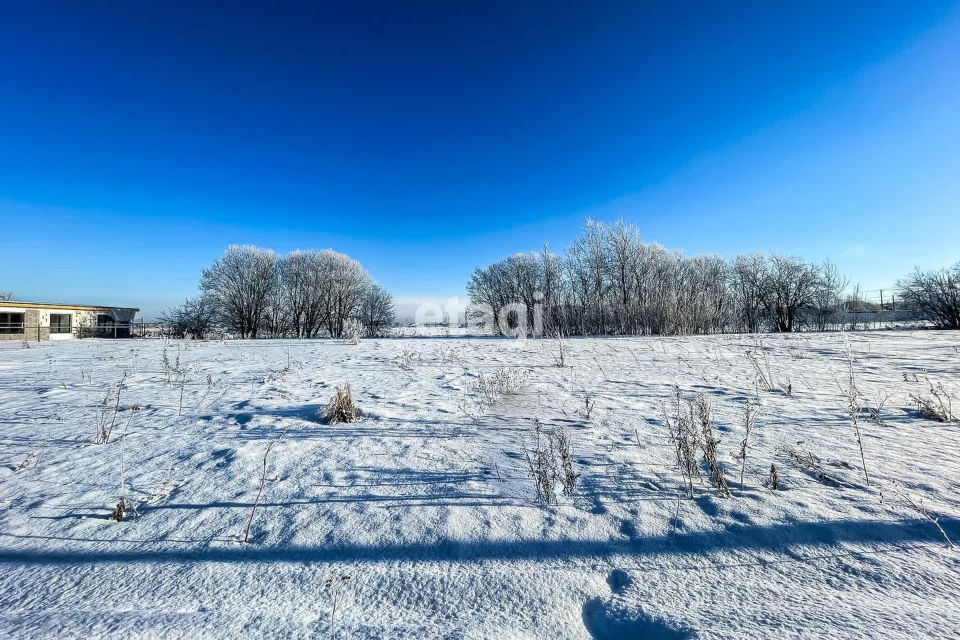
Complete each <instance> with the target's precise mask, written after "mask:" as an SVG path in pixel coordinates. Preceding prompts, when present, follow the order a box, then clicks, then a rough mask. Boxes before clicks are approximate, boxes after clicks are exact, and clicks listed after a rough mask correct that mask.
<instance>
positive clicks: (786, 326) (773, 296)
mask: <svg viewBox="0 0 960 640" xmlns="http://www.w3.org/2000/svg"><path fill="white" fill-rule="evenodd" d="M768 264H769V271H768V273H767V277H766V280H765V286H764V298H763V304H764V307H766V309H767V312H768V313H769V314H770V316H771V319H772V320H773V323H774V326H775V327H776V329H777V331H781V332H787V333H789V332H791V331H793V330H794V327H795V324H796V321H797V318H798V316H799V314H800V312H801V311H803V310H804V309H807V308H809V307H810V306H812V304H813V295H814V292H815V290H816V285H817V281H818V275H817V268H816V267H815V266H813V265H810V264H807V263H806V262H804V261H803V260H801V259H800V258H793V257H787V256H780V255H772V256H770V258H769V259H768Z"/></svg>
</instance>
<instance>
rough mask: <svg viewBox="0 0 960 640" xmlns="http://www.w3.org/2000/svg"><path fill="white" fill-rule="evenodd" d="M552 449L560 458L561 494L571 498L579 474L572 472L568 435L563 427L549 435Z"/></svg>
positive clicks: (571, 456) (571, 455)
mask: <svg viewBox="0 0 960 640" xmlns="http://www.w3.org/2000/svg"><path fill="white" fill-rule="evenodd" d="M550 435H551V438H552V440H553V445H554V449H555V450H556V452H557V455H559V456H560V483H561V484H562V485H563V494H564V495H565V496H572V495H573V491H574V489H576V487H577V479H578V478H579V477H580V474H579V473H575V472H574V470H573V454H572V453H571V452H570V435H569V434H568V433H567V431H566V429H564V428H563V427H558V428H556V429H554V430H553V432H552V433H551V434H550Z"/></svg>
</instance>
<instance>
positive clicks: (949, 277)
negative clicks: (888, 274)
mask: <svg viewBox="0 0 960 640" xmlns="http://www.w3.org/2000/svg"><path fill="white" fill-rule="evenodd" d="M897 287H898V288H899V289H900V299H901V300H902V301H903V302H904V303H906V304H907V305H908V306H910V307H913V308H914V309H916V310H917V311H920V312H921V313H923V314H924V315H925V316H927V317H928V318H929V319H931V320H933V321H934V322H936V323H937V325H939V326H940V327H943V328H945V329H960V262H958V263H956V264H955V265H953V266H952V267H948V268H945V269H939V270H937V271H921V270H920V269H916V270H914V272H913V273H911V274H910V275H909V276H907V277H906V278H903V279H902V280H900V281H899V282H897Z"/></svg>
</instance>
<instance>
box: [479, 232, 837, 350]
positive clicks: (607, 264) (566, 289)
mask: <svg viewBox="0 0 960 640" xmlns="http://www.w3.org/2000/svg"><path fill="white" fill-rule="evenodd" d="M844 285H845V281H844V280H843V279H842V278H841V277H840V275H839V273H838V272H837V270H836V268H835V267H833V266H832V265H829V264H828V265H825V266H824V267H822V268H820V267H817V266H815V265H812V264H808V263H805V262H803V261H802V260H799V259H797V258H787V257H783V256H776V255H774V256H770V257H765V256H763V255H760V254H750V255H743V256H738V257H737V258H736V259H735V260H734V261H733V262H730V263H728V262H727V261H725V260H724V259H723V258H721V257H720V256H716V255H695V256H685V255H683V254H682V253H680V252H677V251H669V250H667V249H665V248H664V247H662V246H660V245H659V244H655V243H654V244H646V243H644V242H643V241H642V240H641V239H640V234H639V232H638V231H637V229H636V227H635V226H633V225H630V224H627V223H625V222H623V221H617V222H615V223H613V224H612V225H607V224H603V223H600V222H595V221H593V220H587V224H586V225H585V227H584V228H583V229H582V230H581V232H580V235H579V236H578V237H577V238H576V240H575V241H574V242H573V244H572V245H571V247H570V249H569V250H568V251H567V252H566V253H565V255H563V256H557V255H555V254H552V253H550V252H549V251H548V250H546V249H544V251H543V252H542V254H533V253H530V254H516V255H513V256H510V257H509V258H506V259H504V260H500V261H498V262H495V263H493V264H491V265H488V266H486V267H480V268H478V269H476V270H475V271H474V272H473V275H471V277H470V280H469V281H468V282H467V292H468V294H469V295H470V302H471V305H472V308H474V309H476V310H478V312H482V313H492V320H493V323H494V325H495V327H497V329H498V331H501V332H502V331H504V330H509V331H513V330H514V329H515V327H516V322H515V317H516V316H517V315H518V314H519V313H521V312H522V311H524V310H525V311H526V313H527V317H528V321H529V320H530V318H531V317H532V316H533V314H534V312H536V313H537V314H539V317H541V318H542V322H543V330H544V332H545V333H546V334H547V335H553V332H555V331H562V332H563V333H564V334H580V335H588V334H605V333H618V334H647V335H650V334H655V335H671V334H677V335H679V334H705V333H716V332H720V331H730V330H746V331H750V332H757V331H762V330H765V329H767V328H773V329H775V330H778V331H793V330H795V328H796V327H797V326H798V325H799V324H800V322H802V321H805V320H806V319H807V318H808V313H809V312H810V311H811V310H816V309H818V308H819V307H817V303H818V302H821V301H823V305H824V306H823V309H824V311H823V313H824V314H826V305H827V304H828V303H829V301H826V298H830V297H831V295H832V297H833V298H834V299H835V298H836V296H837V295H839V292H840V290H842V289H843V287H844ZM818 295H819V296H820V297H817V296H818ZM821 298H823V299H824V300H821ZM824 317H825V316H824Z"/></svg>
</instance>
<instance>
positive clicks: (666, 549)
mask: <svg viewBox="0 0 960 640" xmlns="http://www.w3.org/2000/svg"><path fill="white" fill-rule="evenodd" d="M391 498H394V497H391ZM225 504H226V505H227V506H229V505H230V503H225ZM278 504H279V503H278ZM194 506H195V507H200V508H203V507H212V506H218V505H216V504H214V505H194ZM235 506H238V507H243V508H247V507H249V506H250V505H249V504H247V503H237V504H236V505H235ZM262 506H266V505H262ZM181 507H182V508H183V507H187V505H181ZM165 508H176V507H175V506H167V507H165ZM940 524H941V526H943V528H944V530H946V531H947V533H948V535H950V536H951V538H953V537H956V536H960V518H951V519H945V518H944V519H941V521H940ZM9 535H11V536H12V534H9ZM12 537H18V538H19V537H20V536H12ZM156 542H157V543H160V544H162V543H163V542H164V541H163V540H158V541H156ZM918 543H929V544H943V538H942V537H941V536H940V534H939V532H938V531H937V530H936V527H933V526H932V525H931V524H930V523H929V522H927V521H926V520H918V519H909V520H859V521H851V520H826V521H820V522H791V523H780V524H773V525H747V524H731V525H728V526H725V527H723V528H721V529H712V530H708V531H697V532H689V533H677V532H673V533H670V534H662V535H658V536H649V537H638V538H636V539H634V540H632V541H629V542H623V541H618V540H571V539H560V540H533V539H527V540H518V541H470V542H462V541H453V540H450V541H439V542H431V543H411V544H381V545H357V544H340V545H330V546H300V545H288V546H279V547H261V546H253V545H236V546H232V545H231V546H222V547H217V546H207V547H204V548H199V549H180V550H176V549H142V548H141V549H97V550H89V551H88V550H62V549H57V550H40V549H9V548H8V549H0V563H3V564H19V565H54V566H56V565H71V564H115V563H133V562H172V563H183V562H222V563H233V564H252V563H275V562H292V563H303V562H307V563H309V562H397V561H408V562H416V561H427V562H460V563H462V562H484V561H501V562H509V561H518V560H528V561H546V560H555V561H572V560H577V559H593V560H596V559H603V558H608V559H609V558H612V557H620V558H622V557H631V556H632V557H644V556H684V555H702V554H706V553H709V552H747V551H765V552H770V553H776V552H784V551H788V550H790V548H791V547H795V546H801V547H807V548H814V549H816V548H839V549H840V551H842V552H843V553H845V554H853V555H855V554H857V553H859V552H861V551H867V552H869V551H872V550H858V549H850V548H843V545H879V544H883V545H892V546H905V545H914V544H918ZM795 556H796V554H795V553H794V554H791V558H792V559H794V560H795ZM749 562H754V563H756V562H759V563H760V564H763V565H766V564H769V565H775V564H776V563H777V562H778V560H776V559H774V560H767V559H756V558H752V559H751V560H750V561H749ZM734 564H740V563H734Z"/></svg>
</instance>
